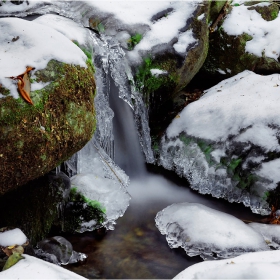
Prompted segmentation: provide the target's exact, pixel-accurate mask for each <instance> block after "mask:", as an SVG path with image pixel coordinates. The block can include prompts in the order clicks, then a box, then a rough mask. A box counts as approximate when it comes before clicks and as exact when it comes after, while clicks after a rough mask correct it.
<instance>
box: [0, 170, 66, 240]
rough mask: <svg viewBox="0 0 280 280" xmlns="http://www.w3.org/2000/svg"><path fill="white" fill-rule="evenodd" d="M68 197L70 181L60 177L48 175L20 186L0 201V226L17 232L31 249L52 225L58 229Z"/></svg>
mask: <svg viewBox="0 0 280 280" xmlns="http://www.w3.org/2000/svg"><path fill="white" fill-rule="evenodd" d="M69 193H70V180H69V178H68V177H67V176H66V175H65V174H63V173H59V174H57V175H56V174H51V173H49V174H47V175H45V176H43V177H40V178H38V179H35V180H33V181H31V182H29V183H28V184H26V185H23V186H20V187H18V188H17V189H15V190H13V191H10V192H8V193H6V194H5V195H2V196H1V197H0V226H2V227H3V226H13V227H19V228H21V229H22V230H23V232H24V233H25V234H26V235H27V236H28V237H29V240H30V243H31V244H33V245H35V244H36V243H37V242H38V241H40V240H42V239H44V238H46V236H47V234H48V233H49V231H50V229H51V227H52V226H53V225H54V224H56V225H57V226H59V225H60V222H58V219H59V217H61V216H62V215H63V205H65V203H66V201H67V199H68V197H69ZM7 213H9V214H8V215H7Z"/></svg>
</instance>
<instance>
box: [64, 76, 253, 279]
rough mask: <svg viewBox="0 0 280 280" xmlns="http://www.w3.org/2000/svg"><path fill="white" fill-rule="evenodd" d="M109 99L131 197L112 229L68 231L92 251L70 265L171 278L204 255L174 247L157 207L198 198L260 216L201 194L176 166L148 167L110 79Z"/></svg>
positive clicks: (83, 271) (100, 272) (90, 271)
mask: <svg viewBox="0 0 280 280" xmlns="http://www.w3.org/2000/svg"><path fill="white" fill-rule="evenodd" d="M109 103H110V107H111V109H112V110H113V111H114V118H113V135H114V145H115V148H114V150H115V162H116V163H117V164H118V165H119V166H120V167H121V168H122V169H123V170H124V171H125V172H126V173H127V174H128V175H129V176H130V180H131V183H130V185H129V186H128V191H129V193H130V194H131V197H132V199H131V202H130V206H129V207H128V209H127V211H126V213H125V214H124V216H123V217H122V218H120V219H118V220H117V225H116V226H115V230H114V231H108V232H107V233H106V234H105V235H103V234H102V233H101V234H100V233H99V232H95V233H83V234H77V235H68V236H66V238H67V239H68V240H69V241H70V242H71V243H72V244H73V247H74V249H75V250H76V251H79V252H83V253H86V254H87V255H88V259H87V262H86V263H84V264H81V265H69V266H67V268H68V269H70V270H72V271H74V272H76V273H78V274H80V275H83V276H85V277H87V278H105V279H112V278H115V279H126V278H129V279H156V278H157V279H158V278H161V279H166V278H168V279H170V278H172V277H174V276H175V275H176V274H178V273H179V272H180V271H182V270H184V269H185V268H186V267H188V266H190V265H192V264H194V263H197V262H200V261H202V259H200V258H199V257H193V258H190V257H188V256H187V255H186V254H185V252H184V251H183V249H176V250H174V249H170V248H169V247H168V244H167V242H166V240H165V237H164V236H162V235H161V234H160V232H159V231H158V229H157V228H156V226H155V221H154V218H155V216H156V214H157V212H158V211H160V210H162V209H163V208H165V207H167V206H168V205H170V204H172V203H178V202H198V203H201V204H204V205H207V206H209V207H212V208H214V209H217V210H220V211H224V212H226V213H229V214H232V215H235V216H236V217H238V218H242V219H246V220H256V219H257V218H258V216H257V215H254V214H252V213H251V212H250V210H249V209H248V208H245V207H244V206H242V205H238V204H230V203H227V202H226V201H223V200H218V199H215V198H212V197H210V196H202V195H199V194H198V193H196V192H194V191H192V190H191V189H189V188H188V187H187V185H188V183H187V181H186V180H185V179H180V178H178V177H176V175H174V174H173V173H172V172H169V171H166V170H163V169H161V168H155V167H151V166H150V167H149V168H148V169H150V171H147V169H146V165H145V161H144V155H143V154H142V151H141V149H140V145H139V141H138V135H137V130H136V127H135V123H134V120H133V112H132V109H131V107H130V106H129V105H128V103H127V102H124V101H123V100H122V99H121V98H119V90H118V87H117V86H116V85H115V84H114V82H113V80H112V79H110V102H109ZM152 169H154V171H151V170H152ZM156 173H157V174H156Z"/></svg>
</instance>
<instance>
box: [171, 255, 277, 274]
mask: <svg viewBox="0 0 280 280" xmlns="http://www.w3.org/2000/svg"><path fill="white" fill-rule="evenodd" d="M279 264H280V251H269V252H255V253H248V254H244V255H242V256H239V257H236V258H232V259H227V260H218V261H205V262H202V263H198V264H195V265H192V266H190V267H188V268H187V269H185V270H184V271H182V272H180V273H179V274H178V275H176V276H175V277H174V278H173V279H278V278H279V274H280V266H279Z"/></svg>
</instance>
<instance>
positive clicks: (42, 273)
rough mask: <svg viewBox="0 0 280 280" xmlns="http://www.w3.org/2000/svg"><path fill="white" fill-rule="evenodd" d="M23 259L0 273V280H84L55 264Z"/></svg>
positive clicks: (36, 259) (27, 256) (30, 257)
mask: <svg viewBox="0 0 280 280" xmlns="http://www.w3.org/2000/svg"><path fill="white" fill-rule="evenodd" d="M23 256H24V259H22V260H20V261H19V262H18V263H16V264H15V265H13V266H12V267H10V268H9V269H7V270H5V271H2V272H1V273H0V279H86V278H84V277H82V276H80V275H78V274H76V273H73V272H71V271H69V270H67V269H63V268H62V267H59V266H57V265H55V264H52V263H49V262H45V261H42V260H40V259H38V258H35V257H32V256H29V255H25V254H24V255H23Z"/></svg>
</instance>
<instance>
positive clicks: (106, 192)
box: [71, 173, 130, 232]
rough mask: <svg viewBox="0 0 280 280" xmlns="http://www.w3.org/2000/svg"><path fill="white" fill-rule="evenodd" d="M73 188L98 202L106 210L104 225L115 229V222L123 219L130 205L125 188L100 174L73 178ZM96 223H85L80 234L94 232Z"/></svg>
mask: <svg viewBox="0 0 280 280" xmlns="http://www.w3.org/2000/svg"><path fill="white" fill-rule="evenodd" d="M71 184H72V187H76V188H77V191H78V192H79V193H81V194H82V195H84V196H85V197H86V198H88V199H90V200H93V201H98V202H99V203H100V204H101V207H102V208H104V209H105V215H106V216H105V221H104V222H103V225H104V226H105V227H106V228H107V229H114V224H115V221H116V220H117V219H118V218H119V217H122V216H123V214H124V212H125V210H126V208H127V207H128V205H129V200H130V195H129V194H128V192H127V191H126V189H125V188H123V187H122V186H120V185H119V184H116V183H115V182H114V181H113V180H112V179H109V178H104V177H101V176H100V174H99V173H95V174H94V173H84V174H83V173H80V174H78V175H75V176H73V177H72V178H71ZM94 227H95V222H94V221H92V222H84V223H82V225H81V229H80V230H79V231H80V232H83V231H86V230H92V229H94Z"/></svg>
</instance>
